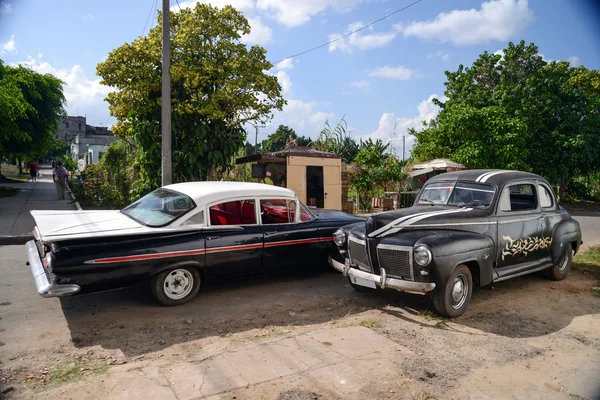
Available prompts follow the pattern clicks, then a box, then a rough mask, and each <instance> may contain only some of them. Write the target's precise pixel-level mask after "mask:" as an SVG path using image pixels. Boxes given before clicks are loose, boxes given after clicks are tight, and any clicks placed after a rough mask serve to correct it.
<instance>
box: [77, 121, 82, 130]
mask: <svg viewBox="0 0 600 400" xmlns="http://www.w3.org/2000/svg"><path fill="white" fill-rule="evenodd" d="M77 129H79V130H81V122H80V123H79V127H78V128H77Z"/></svg>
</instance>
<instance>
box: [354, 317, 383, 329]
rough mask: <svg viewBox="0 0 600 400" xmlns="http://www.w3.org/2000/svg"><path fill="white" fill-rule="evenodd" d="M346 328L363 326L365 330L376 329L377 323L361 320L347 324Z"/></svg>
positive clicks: (370, 320)
mask: <svg viewBox="0 0 600 400" xmlns="http://www.w3.org/2000/svg"><path fill="white" fill-rule="evenodd" d="M348 326H364V327H365V328H377V327H378V326H379V324H378V323H377V321H374V320H372V319H363V320H361V321H357V322H353V323H351V324H348Z"/></svg>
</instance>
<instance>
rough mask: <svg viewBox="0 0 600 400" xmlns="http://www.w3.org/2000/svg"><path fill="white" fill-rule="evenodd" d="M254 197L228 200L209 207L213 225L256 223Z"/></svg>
mask: <svg viewBox="0 0 600 400" xmlns="http://www.w3.org/2000/svg"><path fill="white" fill-rule="evenodd" d="M254 204H255V203H254V200H253V199H245V200H236V201H228V202H226V203H221V204H215V205H214V206H211V207H210V208H209V213H210V224H211V225H255V224H256V209H255V207H254Z"/></svg>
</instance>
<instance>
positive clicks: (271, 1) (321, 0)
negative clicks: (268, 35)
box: [256, 0, 360, 28]
mask: <svg viewBox="0 0 600 400" xmlns="http://www.w3.org/2000/svg"><path fill="white" fill-rule="evenodd" d="M359 1H360V0H257V1H256V7H257V8H259V9H261V10H264V11H267V12H268V13H270V14H271V15H272V17H273V18H275V19H276V20H277V22H279V23H280V24H282V25H285V26H287V27H289V28H290V27H294V26H299V25H302V24H305V23H307V22H308V21H310V19H311V18H312V17H313V16H315V15H317V14H319V13H321V12H322V11H324V10H326V9H327V8H329V7H331V8H332V9H334V10H335V11H338V12H343V11H349V10H351V9H352V8H354V6H356V4H358V3H359Z"/></svg>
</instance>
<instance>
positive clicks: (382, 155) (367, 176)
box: [349, 139, 404, 209]
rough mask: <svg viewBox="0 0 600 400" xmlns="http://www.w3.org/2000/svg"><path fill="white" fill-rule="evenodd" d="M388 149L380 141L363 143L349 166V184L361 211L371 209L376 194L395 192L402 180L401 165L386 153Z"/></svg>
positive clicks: (400, 162) (391, 155) (396, 159)
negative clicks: (354, 189) (357, 195)
mask: <svg viewBox="0 0 600 400" xmlns="http://www.w3.org/2000/svg"><path fill="white" fill-rule="evenodd" d="M389 147H390V144H389V143H388V144H387V145H383V142H382V141H381V139H378V140H377V141H375V142H372V141H371V140H369V141H367V142H363V143H362V145H361V147H360V150H359V151H358V154H357V155H356V157H355V159H354V162H353V163H352V164H351V166H350V169H349V177H350V182H351V183H352V185H354V187H356V191H357V192H358V194H359V198H360V202H361V204H360V205H361V206H362V208H363V209H369V208H370V207H371V199H372V198H373V197H374V196H375V195H376V194H377V192H380V191H382V190H383V191H386V190H390V189H393V190H396V189H397V188H398V187H397V184H398V182H399V181H401V180H402V179H403V178H404V174H403V173H402V166H403V163H402V161H400V160H399V159H398V158H397V157H396V156H395V155H394V154H390V153H386V151H388V149H389Z"/></svg>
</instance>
